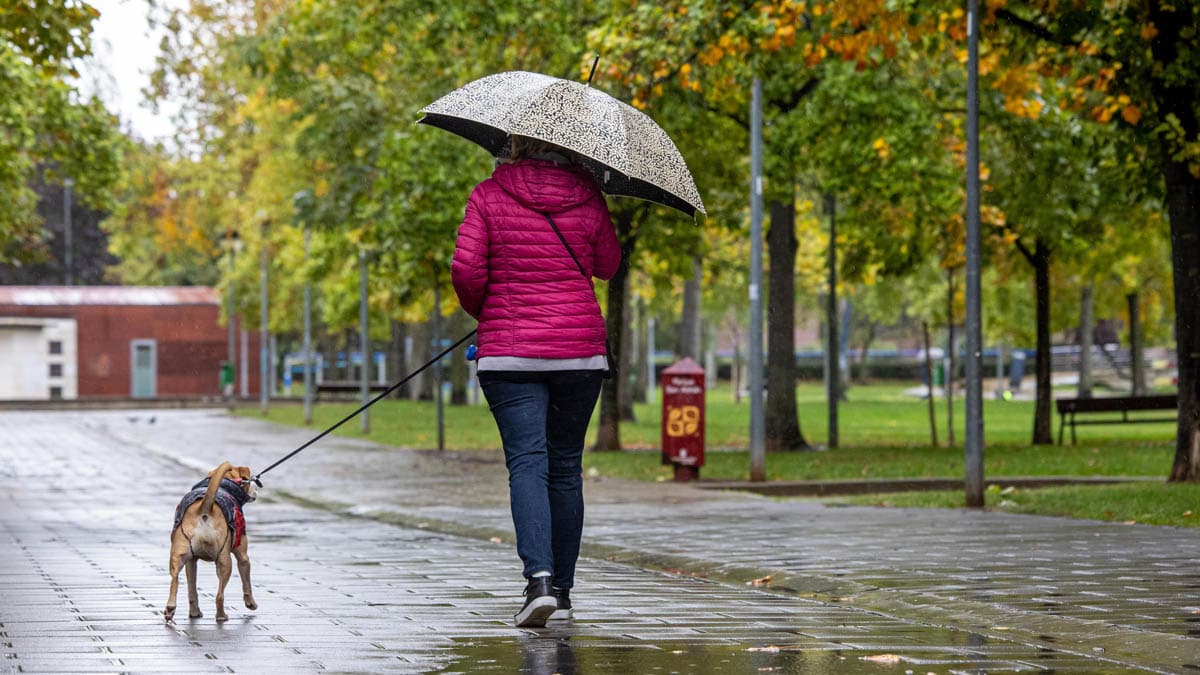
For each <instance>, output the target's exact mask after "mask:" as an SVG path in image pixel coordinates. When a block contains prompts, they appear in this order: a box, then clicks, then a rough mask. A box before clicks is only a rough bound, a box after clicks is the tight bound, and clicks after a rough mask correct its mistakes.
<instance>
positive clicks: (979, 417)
mask: <svg viewBox="0 0 1200 675" xmlns="http://www.w3.org/2000/svg"><path fill="white" fill-rule="evenodd" d="M967 60H968V63H967V246H966V253H967V289H966V290H967V320H966V329H967V336H966V337H967V363H966V366H967V378H966V379H967V382H966V385H967V391H966V394H967V406H966V407H967V411H966V412H967V415H966V417H967V419H966V441H965V446H964V454H965V460H966V478H965V481H964V482H965V491H966V501H967V506H973V507H982V506H983V487H984V486H983V362H982V361H983V336H982V323H983V321H982V299H981V292H980V279H979V275H980V265H981V251H980V241H979V238H980V223H979V0H968V2H967ZM947 382H949V378H947Z"/></svg>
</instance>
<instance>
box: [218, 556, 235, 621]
mask: <svg viewBox="0 0 1200 675" xmlns="http://www.w3.org/2000/svg"><path fill="white" fill-rule="evenodd" d="M232 573H233V562H232V561H231V560H230V559H229V549H225V550H224V551H222V552H221V555H219V556H217V621H226V620H228V619H229V617H228V616H226V615H225V584H227V583H229V575H230V574H232Z"/></svg>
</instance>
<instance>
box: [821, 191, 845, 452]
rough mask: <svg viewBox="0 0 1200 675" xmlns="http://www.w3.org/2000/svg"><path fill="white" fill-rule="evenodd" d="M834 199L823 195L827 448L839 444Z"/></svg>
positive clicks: (835, 222)
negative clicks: (826, 220) (826, 216)
mask: <svg viewBox="0 0 1200 675" xmlns="http://www.w3.org/2000/svg"><path fill="white" fill-rule="evenodd" d="M836 208H837V201H836V200H835V198H834V196H833V195H832V194H826V195H825V213H827V214H829V263H828V266H829V270H828V271H829V291H828V293H827V295H826V296H825V325H826V326H827V328H826V330H825V339H826V342H825V345H826V346H825V372H826V373H827V375H826V380H825V401H826V404H827V405H828V407H829V440H828V442H827V444H828V446H829V448H830V449H833V448H836V447H837V446H838V398H839V397H840V396H841V392H839V391H838V390H839V389H840V388H841V381H842V373H841V363H840V362H839V360H838V311H837V217H836V215H835V214H834V210H835V209H836Z"/></svg>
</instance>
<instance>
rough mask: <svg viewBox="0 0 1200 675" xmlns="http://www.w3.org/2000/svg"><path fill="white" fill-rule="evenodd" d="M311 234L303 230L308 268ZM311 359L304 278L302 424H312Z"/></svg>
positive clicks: (309, 290) (309, 298)
mask: <svg viewBox="0 0 1200 675" xmlns="http://www.w3.org/2000/svg"><path fill="white" fill-rule="evenodd" d="M311 237H312V233H311V232H310V231H309V229H308V228H307V227H306V228H304V264H305V267H307V266H308V246H309V239H311ZM312 369H313V359H312V284H311V283H309V281H308V276H307V273H306V276H305V278H304V423H305V424H312V417H313V416H312V405H313V390H312V388H313V381H312V380H313V378H312Z"/></svg>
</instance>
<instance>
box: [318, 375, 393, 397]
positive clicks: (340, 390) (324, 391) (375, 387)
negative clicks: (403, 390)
mask: <svg viewBox="0 0 1200 675" xmlns="http://www.w3.org/2000/svg"><path fill="white" fill-rule="evenodd" d="M390 386H391V385H389V384H376V383H374V382H372V383H370V384H368V385H367V391H369V392H371V393H372V394H378V393H379V392H381V391H384V390H386V389H387V388H388V387H390ZM360 391H362V384H361V383H358V382H347V381H343V380H338V381H334V380H326V381H324V382H322V383H320V384H318V385H317V388H316V392H317V400H320V399H321V396H322V395H329V397H330V398H343V399H344V398H351V399H352V398H354V397H356V396H358V394H359V392H360Z"/></svg>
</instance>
